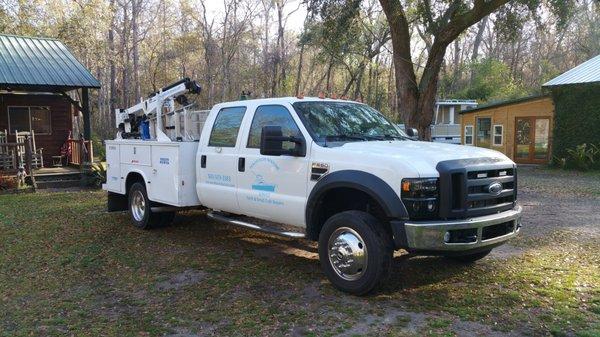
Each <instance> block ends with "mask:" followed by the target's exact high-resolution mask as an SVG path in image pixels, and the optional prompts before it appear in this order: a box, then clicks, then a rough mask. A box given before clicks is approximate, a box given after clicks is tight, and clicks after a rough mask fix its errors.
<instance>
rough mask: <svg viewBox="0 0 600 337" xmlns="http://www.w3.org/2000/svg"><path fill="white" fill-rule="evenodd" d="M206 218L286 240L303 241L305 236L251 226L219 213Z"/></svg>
mask: <svg viewBox="0 0 600 337" xmlns="http://www.w3.org/2000/svg"><path fill="white" fill-rule="evenodd" d="M206 216H207V217H209V218H210V219H213V220H216V221H220V222H224V223H228V224H230V225H235V226H240V227H245V228H250V229H254V230H257V231H260V232H265V233H269V234H275V235H279V236H284V237H287V238H293V239H303V238H305V237H306V235H305V234H304V233H300V232H290V231H284V230H281V229H278V228H275V227H267V226H261V225H257V224H253V223H249V222H246V221H242V220H238V219H234V218H231V217H227V216H225V215H224V214H222V213H219V212H208V213H207V214H206Z"/></svg>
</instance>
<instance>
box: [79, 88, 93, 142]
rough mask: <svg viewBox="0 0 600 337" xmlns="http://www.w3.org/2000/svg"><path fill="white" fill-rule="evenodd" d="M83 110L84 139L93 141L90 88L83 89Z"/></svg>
mask: <svg viewBox="0 0 600 337" xmlns="http://www.w3.org/2000/svg"><path fill="white" fill-rule="evenodd" d="M81 110H82V114H83V138H85V139H86V140H90V139H92V124H91V121H90V94H89V89H88V88H83V89H81Z"/></svg>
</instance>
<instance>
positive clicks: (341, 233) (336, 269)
mask: <svg viewBox="0 0 600 337" xmlns="http://www.w3.org/2000/svg"><path fill="white" fill-rule="evenodd" d="M393 252H394V249H393V245H392V240H391V237H390V235H388V234H387V233H386V231H385V229H384V228H383V224H382V223H381V222H380V221H379V220H377V218H375V217H374V216H372V215H371V214H368V213H365V212H360V211H345V212H341V213H338V214H336V215H334V216H332V217H331V218H329V219H328V220H327V221H326V222H325V224H324V225H323V228H322V230H321V233H320V234H319V260H320V262H321V268H322V269H323V272H324V273H325V275H326V276H327V278H328V279H329V281H330V282H331V283H332V284H333V285H334V286H335V287H336V288H338V289H339V290H341V291H344V292H347V293H350V294H354V295H365V294H367V293H369V292H371V291H373V290H374V289H375V288H377V287H378V286H379V285H380V284H381V283H383V282H384V281H385V280H386V279H387V277H388V275H389V271H390V268H391V265H392V255H393ZM353 253H354V254H353ZM353 255H354V256H353ZM364 255H366V257H364ZM348 262H354V263H351V264H348Z"/></svg>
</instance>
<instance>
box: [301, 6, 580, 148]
mask: <svg viewBox="0 0 600 337" xmlns="http://www.w3.org/2000/svg"><path fill="white" fill-rule="evenodd" d="M353 2H356V1H353ZM572 2H573V1H558V0H547V8H549V9H550V10H551V11H552V12H553V13H556V14H557V15H558V16H559V17H560V18H566V17H568V15H569V14H570V9H571V7H572ZM339 3H340V1H339V0H313V1H312V8H313V9H314V8H318V9H319V10H320V11H321V13H322V16H323V17H325V18H328V15H329V16H335V14H332V13H331V12H330V11H329V8H332V7H336V6H335V5H336V4H339ZM379 3H380V4H381V7H382V8H383V11H384V13H385V16H386V18H387V22H388V24H389V26H390V31H391V40H392V50H393V62H394V73H395V81H396V96H397V100H398V101H399V104H398V112H397V113H398V114H399V117H400V118H401V119H402V121H403V122H404V123H405V124H407V125H408V126H411V127H416V128H417V129H418V130H419V132H420V133H421V134H422V135H423V136H424V138H426V139H428V138H429V137H430V130H429V125H430V124H431V121H432V118H433V106H434V104H435V98H436V93H437V90H438V80H439V74H440V70H441V68H442V65H443V64H444V58H445V55H446V50H447V48H448V46H449V45H451V44H452V43H453V42H454V41H455V40H456V39H457V38H459V36H460V35H461V34H462V33H464V32H465V31H466V30H467V29H468V28H469V27H471V26H473V25H475V24H476V23H478V22H479V21H480V20H482V19H483V18H485V17H486V16H488V15H490V14H492V13H494V12H496V11H499V10H500V9H502V11H501V12H500V14H499V15H503V16H504V18H506V20H505V21H506V22H510V23H511V24H512V27H509V26H507V28H509V30H511V29H512V30H511V31H512V32H514V28H516V27H518V26H519V24H522V22H523V21H525V20H520V21H519V18H522V17H523V16H524V15H523V13H528V12H529V13H530V12H535V10H536V9H537V8H538V7H540V6H541V5H542V3H543V0H513V1H510V0H418V1H401V0H379ZM346 13H347V12H346ZM346 13H342V14H339V15H338V16H339V17H342V18H343V17H344V15H346ZM562 22H564V20H559V24H560V23H562ZM415 28H416V29H417V30H418V31H420V32H421V33H422V34H423V35H424V37H425V38H424V40H425V43H426V48H427V58H426V62H425V66H424V67H423V68H422V70H421V69H420V67H419V66H418V65H415V63H414V62H413V61H414V57H413V53H414V49H413V48H412V47H413V45H412V42H413V35H412V32H413V30H414V29H415ZM417 70H418V71H417Z"/></svg>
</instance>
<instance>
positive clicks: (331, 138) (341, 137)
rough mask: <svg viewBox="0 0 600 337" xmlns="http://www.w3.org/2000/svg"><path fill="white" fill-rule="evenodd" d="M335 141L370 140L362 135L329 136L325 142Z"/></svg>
mask: <svg viewBox="0 0 600 337" xmlns="http://www.w3.org/2000/svg"><path fill="white" fill-rule="evenodd" d="M334 139H340V140H342V139H346V140H369V138H368V137H366V136H362V135H346V134H340V135H327V136H325V140H334Z"/></svg>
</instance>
